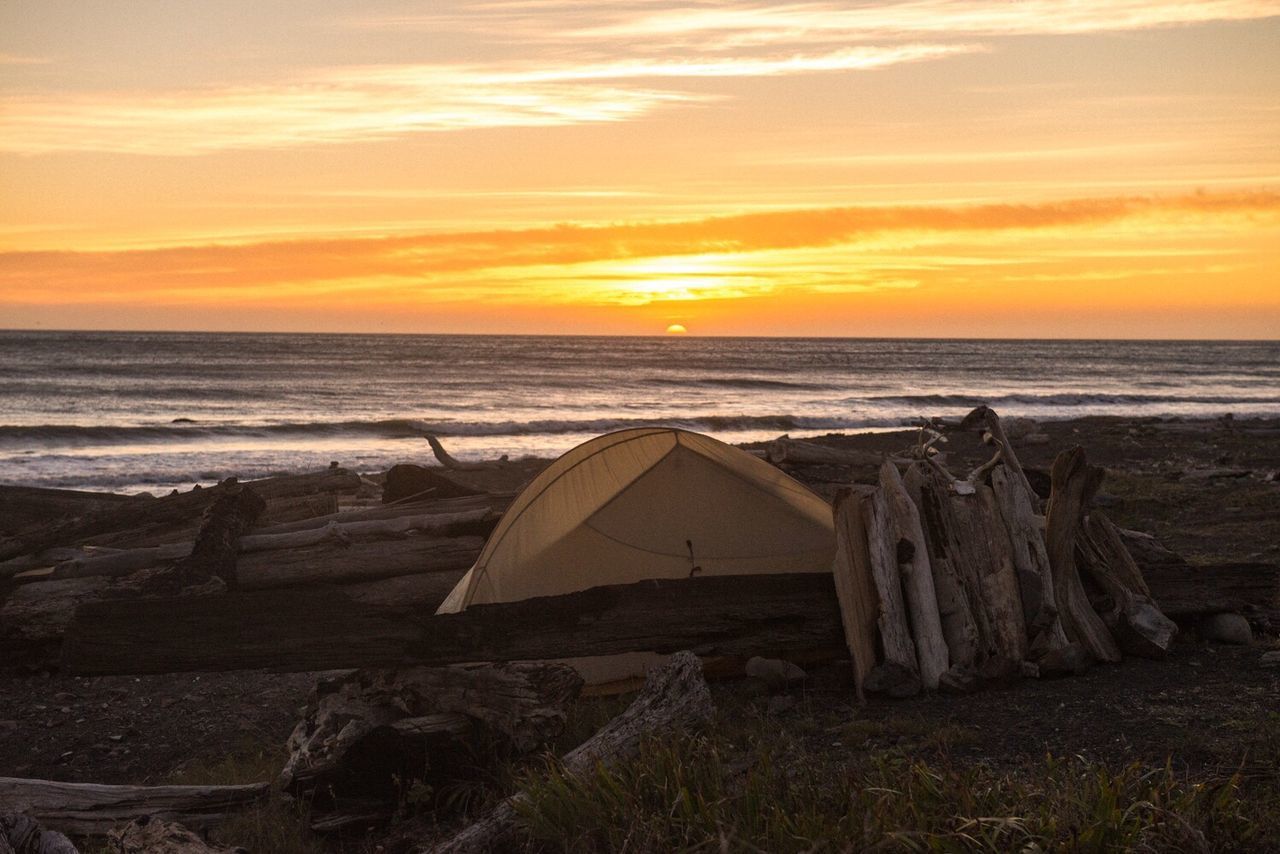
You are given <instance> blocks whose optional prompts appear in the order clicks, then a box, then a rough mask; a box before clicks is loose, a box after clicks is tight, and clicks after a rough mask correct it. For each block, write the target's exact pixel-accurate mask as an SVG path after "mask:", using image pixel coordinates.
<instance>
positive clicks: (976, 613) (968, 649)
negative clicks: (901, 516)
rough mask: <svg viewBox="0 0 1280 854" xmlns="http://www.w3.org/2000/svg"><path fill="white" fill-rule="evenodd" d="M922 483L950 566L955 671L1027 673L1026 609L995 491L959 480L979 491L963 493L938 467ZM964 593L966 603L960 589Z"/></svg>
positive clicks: (933, 529)
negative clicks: (1022, 671)
mask: <svg viewBox="0 0 1280 854" xmlns="http://www.w3.org/2000/svg"><path fill="white" fill-rule="evenodd" d="M915 479H917V478H915V477H913V480H915ZM918 479H919V480H920V486H921V502H922V506H923V507H924V511H925V512H924V516H925V518H926V519H927V520H928V524H927V529H928V531H929V542H930V548H931V549H932V550H933V551H934V552H935V553H937V554H938V555H939V556H940V560H942V561H944V563H943V564H942V567H943V571H944V573H945V574H944V575H943V576H942V578H943V579H944V583H943V585H942V588H943V591H944V594H943V595H944V597H945V599H946V601H947V603H948V605H947V608H948V611H949V612H950V613H949V618H950V622H951V626H950V634H949V636H948V646H949V647H954V648H955V654H954V655H953V656H952V665H953V666H958V667H959V668H960V669H961V670H965V669H976V670H977V672H978V673H980V674H981V675H982V676H983V677H985V678H988V679H997V678H1004V677H1007V676H1013V675H1016V674H1018V673H1020V672H1021V670H1022V660H1023V658H1025V656H1026V651H1027V650H1026V633H1025V629H1024V627H1023V623H1022V605H1021V599H1020V596H1019V594H1018V590H1017V579H1016V577H1015V570H1014V569H1013V562H1012V556H1011V554H1010V546H1009V542H1008V535H1007V534H1006V533H1005V530H1004V526H1003V524H1002V523H1001V522H1000V520H999V519H998V518H997V517H996V511H995V507H994V497H993V496H992V495H991V490H990V489H989V488H988V487H986V486H983V485H977V486H974V485H973V484H971V483H969V482H968V481H956V482H955V483H957V484H969V486H970V487H971V488H972V491H971V492H969V491H968V490H966V493H967V494H963V495H962V494H959V493H957V492H956V490H955V488H954V484H953V483H951V482H948V480H947V479H946V478H945V477H943V476H942V474H941V473H940V472H938V471H936V470H934V469H932V468H931V467H930V468H928V469H924V468H922V469H921V470H920V475H919V476H918ZM957 586H958V590H959V591H962V593H963V596H961V595H960V593H959V592H957V591H956V590H955V589H953V588H954V587H957ZM962 603H967V606H968V610H967V613H966V611H965V610H964V609H963V607H962ZM970 620H971V622H970Z"/></svg>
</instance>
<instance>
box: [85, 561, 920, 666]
mask: <svg viewBox="0 0 1280 854" xmlns="http://www.w3.org/2000/svg"><path fill="white" fill-rule="evenodd" d="M681 649H692V650H693V651H695V652H697V653H699V654H703V655H741V656H744V657H749V656H751V655H756V654H759V653H761V652H763V653H766V654H769V655H774V656H777V655H782V654H784V653H787V652H797V651H814V650H824V651H828V652H829V651H833V650H842V649H844V636H843V631H842V628H841V623H840V607H839V603H838V602H837V599H836V594H835V587H834V583H833V581H832V579H831V576H830V574H827V573H795V574H790V573H788V574H776V575H749V576H708V577H705V578H704V577H695V578H688V579H662V580H653V581H644V582H640V583H637V584H625V585H613V586H608V587H596V588H593V589H590V590H584V591H581V592H578V593H570V594H568V595H565V596H549V597H543V598H537V599H528V600H525V601H521V602H505V603H493V604H486V605H473V606H471V607H470V608H467V609H466V610H465V611H463V612H461V613H457V614H440V615H432V614H431V613H430V612H426V611H424V609H422V608H421V607H417V606H407V607H399V608H397V607H379V606H374V605H366V604H362V603H358V602H355V601H353V600H352V599H351V598H350V597H348V596H346V595H344V594H343V593H342V592H341V590H340V588H327V589H315V590H296V589H288V590H264V591H259V592H254V593H243V592H242V593H227V594H223V595H219V596H206V597H202V598H191V597H170V598H159V599H131V600H130V599H123V600H118V601H111V602H92V603H88V604H85V605H82V606H81V607H80V608H79V609H77V611H76V616H75V619H74V620H73V621H72V624H71V626H70V628H69V629H68V631H67V637H66V640H65V642H64V643H63V649H62V663H63V666H64V667H66V668H67V669H69V670H71V671H73V672H79V673H84V674H90V673H92V674H107V673H170V672H180V671H192V670H236V669H255V668H272V669H277V670H293V671H306V670H327V669H332V668H336V667H386V666H397V665H404V664H455V663H464V662H479V661H517V660H541V659H552V658H565V657H571V656H584V655H586V656H592V655H611V654H615V653H623V652H643V651H650V652H658V653H670V652H676V651H679V650H681ZM913 661H914V659H913Z"/></svg>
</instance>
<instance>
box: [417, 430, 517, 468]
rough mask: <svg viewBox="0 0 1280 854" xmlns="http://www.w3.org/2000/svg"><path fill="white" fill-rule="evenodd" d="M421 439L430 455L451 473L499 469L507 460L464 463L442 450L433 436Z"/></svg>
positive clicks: (427, 434) (442, 447)
mask: <svg viewBox="0 0 1280 854" xmlns="http://www.w3.org/2000/svg"><path fill="white" fill-rule="evenodd" d="M422 438H424V439H426V440H427V443H428V444H430V445H431V453H433V454H435V457H436V460H438V461H439V463H440V465H442V466H444V467H445V468H447V469H451V470H452V471H487V470H489V469H496V468H501V467H502V466H504V465H505V464H506V462H507V458H506V457H502V458H501V459H500V460H483V461H481V462H474V463H464V462H462V461H461V460H458V459H455V458H454V457H453V456H451V455H450V454H449V452H448V451H446V450H445V449H444V445H442V444H440V440H439V439H437V438H436V437H435V436H432V435H431V434H430V433H424V434H422Z"/></svg>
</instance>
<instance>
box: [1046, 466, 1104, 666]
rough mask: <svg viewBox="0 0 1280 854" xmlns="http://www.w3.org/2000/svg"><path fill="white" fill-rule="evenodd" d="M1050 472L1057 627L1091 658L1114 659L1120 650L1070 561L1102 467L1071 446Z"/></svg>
mask: <svg viewBox="0 0 1280 854" xmlns="http://www.w3.org/2000/svg"><path fill="white" fill-rule="evenodd" d="M1050 476H1051V477H1052V479H1053V494H1052V496H1051V497H1050V499H1049V507H1048V510H1047V513H1046V518H1045V543H1046V546H1047V551H1048V554H1049V565H1050V567H1051V568H1052V570H1053V592H1054V598H1055V599H1056V600H1057V604H1058V608H1059V612H1058V613H1059V616H1060V617H1061V619H1062V627H1063V629H1064V630H1065V631H1066V633H1067V638H1068V639H1069V640H1070V641H1072V642H1073V643H1077V644H1080V645H1081V646H1082V647H1084V649H1085V651H1086V652H1088V653H1089V655H1091V656H1092V657H1093V658H1094V659H1096V660H1098V661H1119V660H1120V648H1119V647H1118V646H1117V645H1116V642H1115V638H1113V637H1112V636H1111V632H1110V631H1109V630H1108V629H1107V626H1106V624H1105V623H1103V621H1102V618H1101V617H1099V616H1098V614H1097V612H1096V611H1094V610H1093V605H1092V604H1091V603H1090V602H1089V597H1088V594H1087V593H1086V592H1085V589H1084V583H1083V582H1082V581H1081V579H1080V571H1079V568H1078V567H1077V565H1076V547H1077V546H1078V545H1079V543H1080V541H1081V538H1082V536H1083V527H1084V514H1085V510H1086V508H1087V507H1088V505H1089V500H1090V499H1091V498H1092V497H1093V495H1094V493H1095V492H1097V489H1098V485H1099V484H1100V483H1101V481H1102V471H1101V469H1094V468H1091V467H1090V466H1089V464H1088V461H1087V460H1086V459H1085V453H1084V449H1083V448H1080V447H1075V448H1072V449H1071V450H1069V451H1063V452H1062V453H1061V454H1059V455H1058V458H1057V459H1056V460H1054V462H1053V470H1052V471H1051V473H1050Z"/></svg>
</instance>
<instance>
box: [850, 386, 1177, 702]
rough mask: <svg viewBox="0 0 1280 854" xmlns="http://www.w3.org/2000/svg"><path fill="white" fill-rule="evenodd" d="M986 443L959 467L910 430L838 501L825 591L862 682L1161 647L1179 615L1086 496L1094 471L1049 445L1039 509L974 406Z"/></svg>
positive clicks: (1010, 455) (1051, 667) (1022, 670)
mask: <svg viewBox="0 0 1280 854" xmlns="http://www.w3.org/2000/svg"><path fill="white" fill-rule="evenodd" d="M959 429H976V430H980V431H982V433H983V438H984V441H985V442H986V443H987V444H989V445H991V446H993V447H994V449H995V455H994V456H993V458H992V459H991V460H990V461H989V462H987V463H986V464H984V465H982V466H980V467H979V468H978V469H976V470H975V471H973V472H972V473H971V474H969V475H968V476H967V477H965V478H963V479H960V478H957V477H955V476H954V475H953V474H952V473H951V472H950V471H948V470H947V468H946V467H944V466H943V465H942V464H941V463H939V462H938V461H937V458H936V456H935V455H934V454H933V453H932V451H933V448H934V444H935V442H936V441H937V440H938V439H940V438H943V437H942V436H941V434H938V433H933V438H931V439H929V440H928V441H926V442H922V444H921V446H920V448H919V451H918V453H917V454H916V455H915V456H916V457H917V458H916V459H915V460H907V461H900V462H898V463H895V462H893V461H886V462H884V463H883V465H882V466H881V467H880V472H879V484H878V485H877V486H876V487H874V488H869V489H860V490H851V491H848V492H845V493H844V494H842V495H841V496H840V497H839V499H838V500H837V502H836V508H835V513H836V523H837V540H838V545H837V561H836V566H835V579H836V589H837V592H838V594H839V597H840V603H841V612H842V616H843V619H844V624H845V630H846V636H847V639H848V642H849V650H850V653H851V655H852V658H853V661H854V672H855V677H856V685H857V690H858V693H859V695H861V694H862V692H863V690H864V688H865V689H866V690H870V691H877V692H885V693H888V694H891V695H893V696H899V697H901V696H909V695H911V694H914V693H916V692H918V691H920V690H921V689H922V688H923V689H926V690H933V689H944V690H953V691H968V690H972V689H974V688H976V687H978V686H979V685H980V684H981V682H983V681H984V680H1005V679H1009V678H1013V677H1018V676H1024V675H1027V676H1039V675H1060V674H1067V673H1073V672H1080V671H1082V670H1083V669H1085V668H1086V667H1088V666H1089V664H1090V663H1091V662H1094V661H1112V662H1113V661H1119V660H1120V657H1121V655H1122V654H1129V655H1136V656H1144V657H1159V656H1162V655H1163V654H1164V652H1165V650H1166V649H1167V648H1168V646H1169V643H1170V642H1171V641H1172V639H1173V636H1174V634H1175V633H1176V632H1177V630H1178V627H1177V625H1176V624H1175V623H1174V622H1173V621H1172V620H1171V619H1170V618H1169V617H1168V616H1166V615H1165V614H1163V613H1162V612H1161V610H1160V607H1159V606H1158V605H1157V604H1156V602H1155V600H1154V599H1153V597H1152V594H1151V590H1150V588H1149V587H1148V585H1147V582H1146V581H1145V579H1144V578H1143V574H1142V572H1141V570H1139V568H1138V566H1137V564H1136V563H1135V562H1134V560H1133V558H1132V556H1131V555H1130V553H1129V551H1128V549H1127V548H1126V546H1125V544H1124V541H1123V538H1122V536H1121V534H1120V531H1119V530H1118V529H1117V528H1116V526H1115V525H1114V524H1112V523H1111V521H1110V520H1109V519H1107V518H1106V516H1105V515H1104V514H1103V513H1102V512H1101V511H1099V510H1096V509H1094V510H1091V509H1090V499H1091V498H1092V497H1093V495H1094V494H1095V493H1096V491H1097V489H1098V486H1099V484H1100V483H1101V479H1102V475H1103V471H1102V470H1101V469H1097V468H1092V467H1090V466H1089V465H1088V463H1087V461H1086V459H1085V454H1084V451H1083V450H1082V449H1080V448H1074V449H1072V450H1070V451H1066V452H1064V453H1062V454H1060V455H1059V456H1058V458H1057V460H1056V462H1055V463H1054V466H1053V471H1052V475H1051V477H1052V493H1051V495H1050V497H1049V501H1048V505H1047V508H1046V509H1045V510H1044V511H1043V513H1042V512H1041V508H1040V501H1039V498H1038V497H1037V495H1036V493H1035V491H1034V490H1033V489H1032V488H1031V484H1030V482H1029V481H1028V479H1027V477H1026V474H1025V473H1024V471H1023V469H1022V466H1021V465H1020V463H1019V461H1018V457H1017V454H1016V452H1015V450H1014V448H1013V446H1012V444H1011V443H1010V441H1009V439H1008V437H1007V436H1006V435H1005V433H1004V431H1003V429H1002V427H1001V424H1000V419H999V418H998V417H997V416H996V414H995V413H994V412H992V411H991V410H989V409H986V408H985V407H984V408H981V409H978V410H976V411H975V412H974V413H972V414H971V415H970V416H969V417H968V418H967V419H966V420H965V421H964V422H963V423H962V424H961V425H959Z"/></svg>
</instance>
